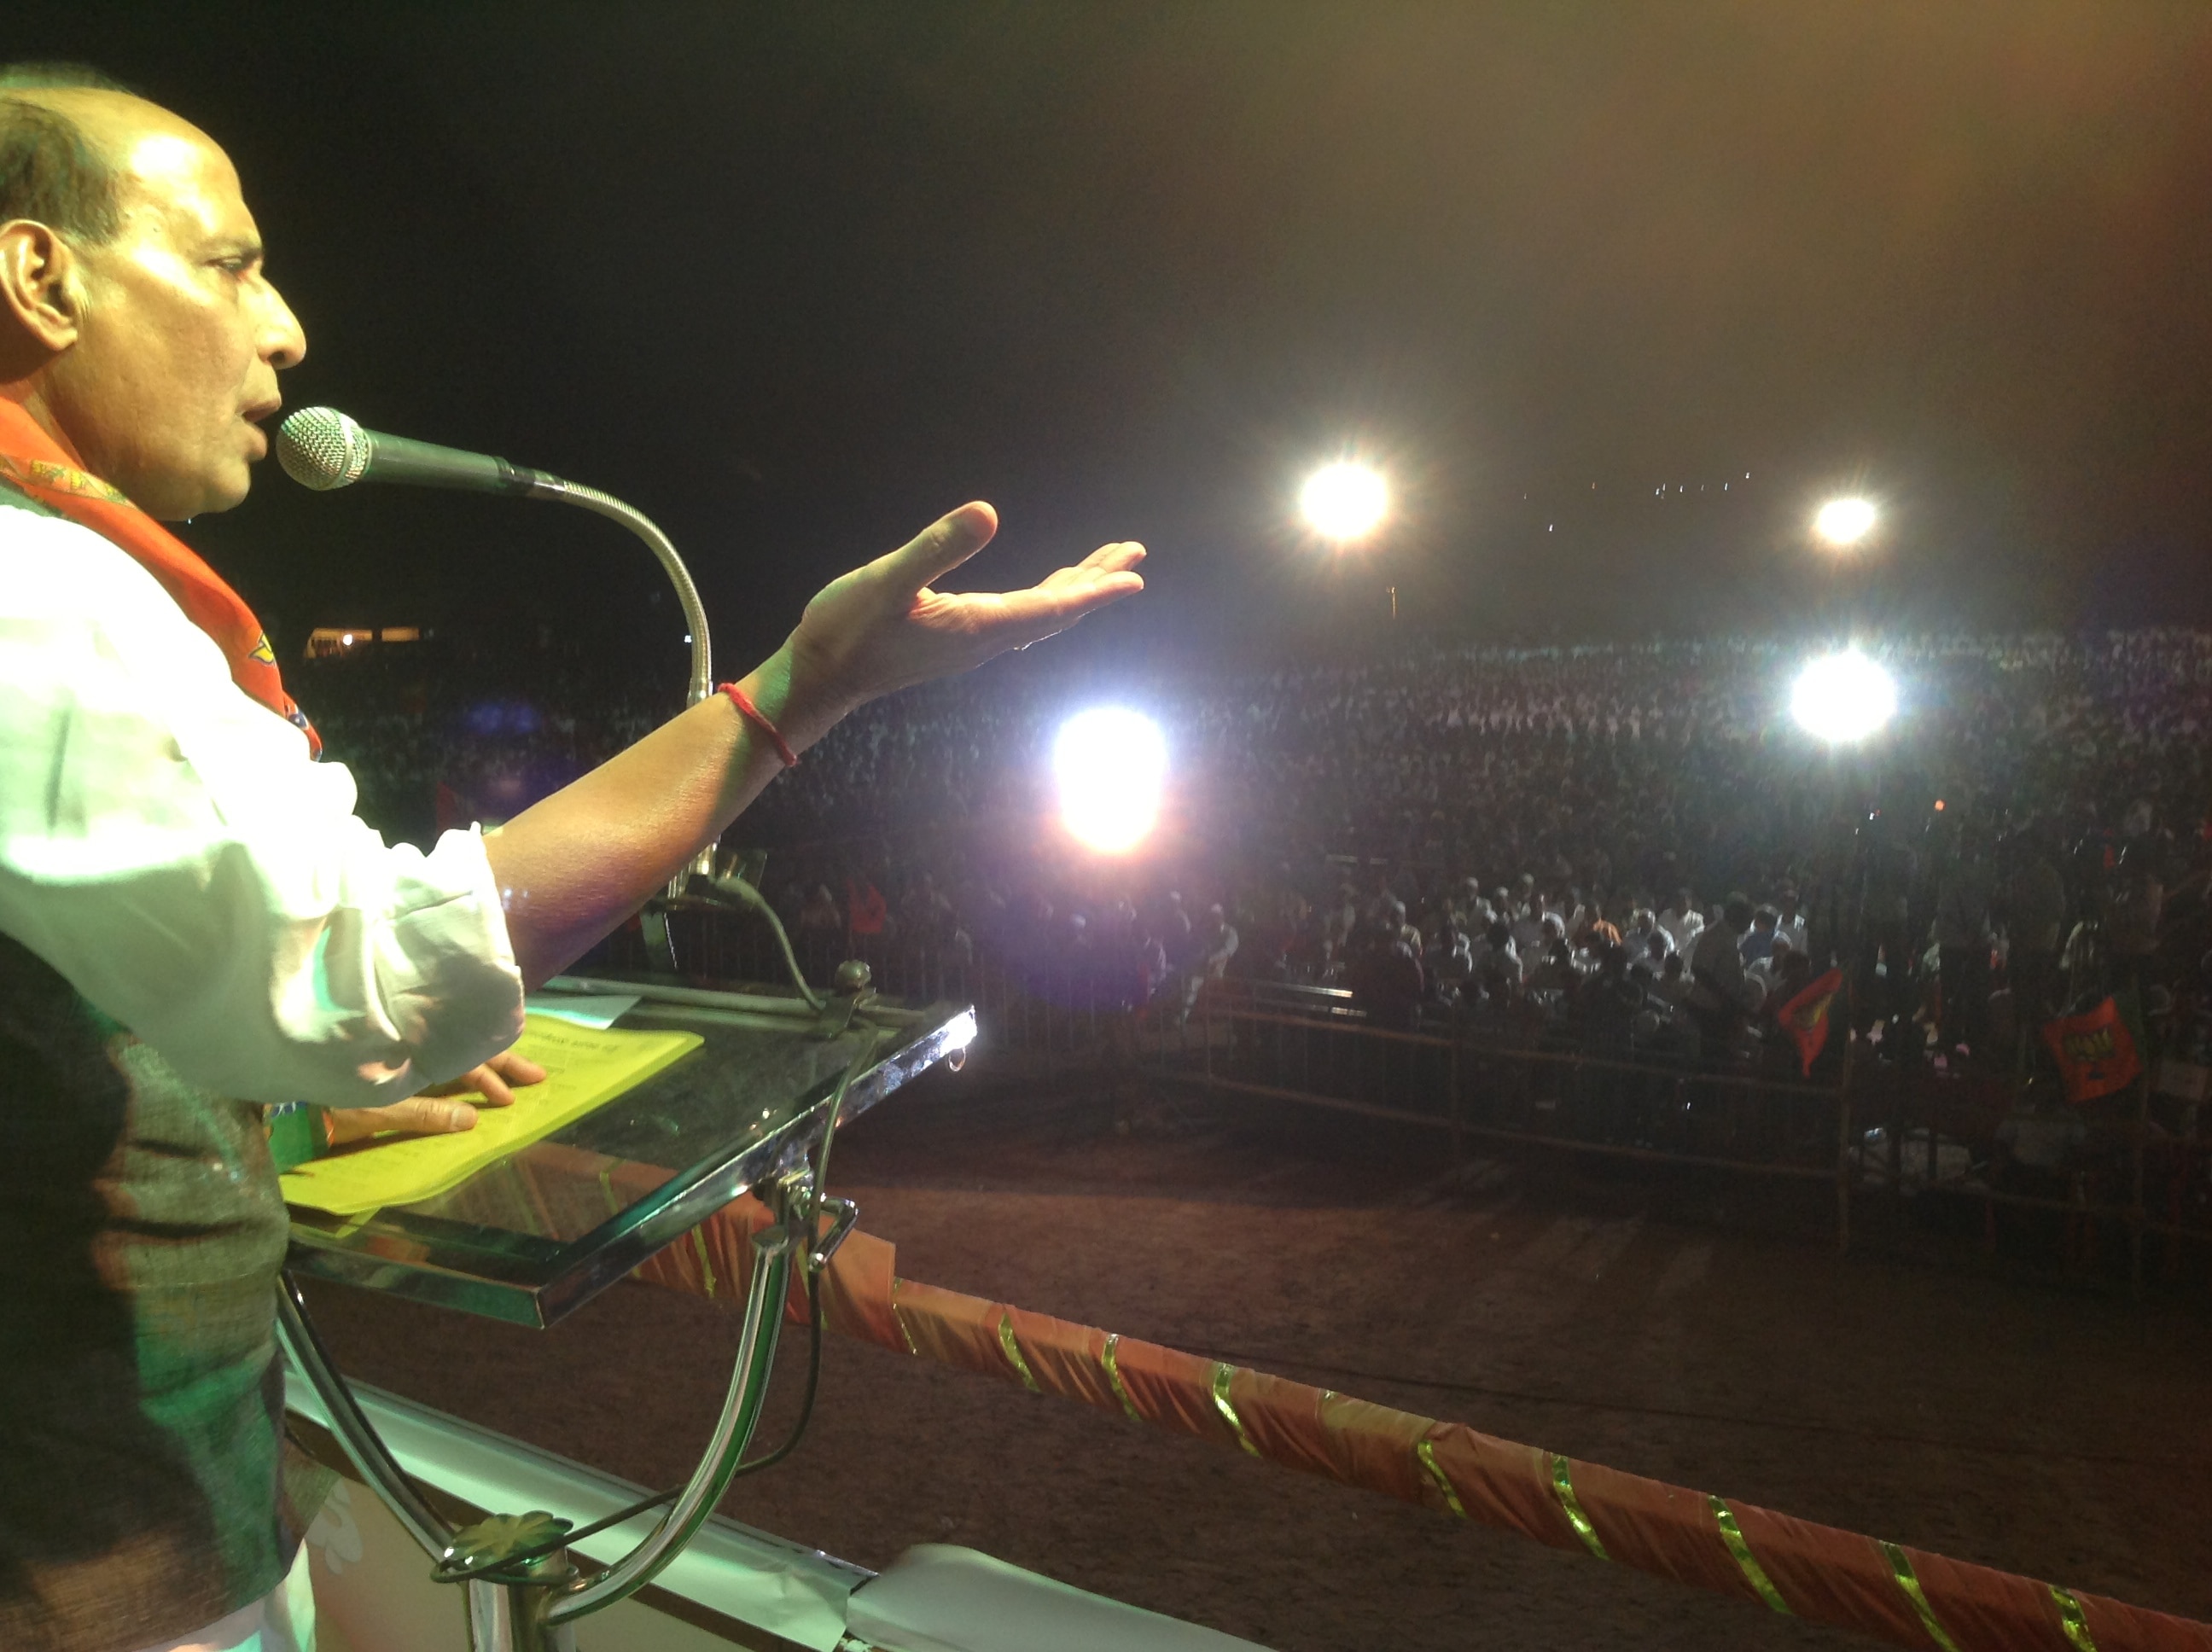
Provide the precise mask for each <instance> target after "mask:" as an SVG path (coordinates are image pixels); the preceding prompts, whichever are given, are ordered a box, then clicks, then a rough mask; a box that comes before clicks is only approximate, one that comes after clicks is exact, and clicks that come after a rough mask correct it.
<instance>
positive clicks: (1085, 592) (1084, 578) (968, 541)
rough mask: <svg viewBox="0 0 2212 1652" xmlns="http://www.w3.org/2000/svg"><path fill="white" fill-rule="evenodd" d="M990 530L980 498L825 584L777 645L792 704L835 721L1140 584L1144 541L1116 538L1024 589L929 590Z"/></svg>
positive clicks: (991, 520)
mask: <svg viewBox="0 0 2212 1652" xmlns="http://www.w3.org/2000/svg"><path fill="white" fill-rule="evenodd" d="M997 531H999V516H998V513H997V512H996V511H994V510H993V509H992V508H991V507H989V506H988V505H986V504H982V503H980V502H979V503H976V504H972V505H963V506H962V507H960V508H959V509H958V510H957V511H954V512H953V513H951V514H950V515H949V516H944V517H940V518H939V519H938V520H937V521H936V522H934V523H933V524H932V525H930V526H929V527H928V528H927V529H925V530H924V531H922V532H921V534H920V535H919V536H918V537H917V538H914V539H912V540H910V541H908V543H907V544H903V545H902V546H900V547H899V549H897V550H894V551H892V552H890V553H889V554H888V555H886V556H878V558H876V560H875V561H874V562H870V563H869V564H868V565H867V566H866V567H865V568H854V570H853V571H852V572H851V573H850V574H846V575H844V576H843V577H842V579H837V580H832V581H830V583H829V584H828V585H826V586H823V588H822V590H821V591H820V592H817V594H816V596H815V598H814V600H813V601H811V602H810V603H808V604H806V612H805V615H804V616H802V617H801V618H800V620H799V629H797V630H795V631H793V633H792V634H791V640H790V641H789V642H787V644H786V645H785V648H786V650H787V653H788V654H789V656H790V661H791V693H790V701H789V703H791V704H792V705H793V707H794V708H799V709H800V713H801V715H803V716H805V717H818V716H826V717H827V718H828V719H829V720H832V721H834V720H836V718H837V717H839V716H842V714H844V713H846V712H848V711H850V710H852V709H853V708H854V707H857V706H859V705H860V704H862V703H863V702H865V701H869V700H872V699H874V698H875V697H876V696H877V695H881V694H889V693H890V691H891V690H892V689H903V688H907V687H908V686H910V685H912V684H914V683H925V682H927V681H928V680H929V679H931V678H932V677H951V676H953V675H955V674H957V673H958V672H961V671H968V670H969V669H971V668H972V667H974V666H977V665H981V664H982V663H983V662H984V661H985V660H987V659H990V658H992V657H993V656H994V655H995V654H1001V653H1006V651H1007V650H1008V649H1010V648H1025V647H1028V646H1029V645H1030V643H1032V642H1036V641H1039V640H1040V639H1041V638H1044V637H1048V636H1050V635H1053V633H1054V632H1055V631H1062V630H1065V629H1067V627H1069V626H1071V625H1073V624H1074V623H1075V622H1076V621H1078V620H1079V619H1081V618H1082V617H1083V616H1085V614H1088V613H1090V612H1091V611H1092V610H1094V609H1099V608H1103V607H1105V606H1106V605H1107V604H1109V603H1114V602H1118V601H1120V600H1121V598H1124V597H1127V596H1132V595H1133V594H1135V593H1136V592H1139V591H1142V590H1143V589H1144V588H1145V581H1144V579H1143V576H1141V575H1140V574H1138V573H1137V571H1136V570H1137V565H1138V564H1139V562H1143V561H1144V560H1145V548H1144V547H1143V546H1142V545H1140V544H1135V543H1134V542H1133V541H1129V540H1123V541H1121V542H1118V543H1116V544H1110V545H1101V546H1100V547H1099V548H1098V549H1097V550H1094V551H1092V552H1091V554H1090V555H1089V556H1086V557H1085V558H1084V559H1083V560H1082V561H1081V562H1078V563H1076V564H1075V566H1074V567H1073V568H1060V569H1058V570H1056V571H1055V572H1054V573H1052V574H1047V575H1046V576H1045V577H1044V578H1043V579H1042V580H1040V581H1038V582H1037V583H1036V585H1033V586H1030V588H1029V589H1028V590H1026V591H1000V592H966V593H960V594H954V593H951V592H942V591H937V590H933V589H932V586H933V585H934V584H935V582H936V581H937V580H940V579H942V578H944V577H945V575H946V574H950V573H951V571H952V570H953V569H954V568H957V567H959V566H960V564H961V563H963V562H966V561H967V560H968V559H969V557H970V556H974V555H975V553H976V552H977V551H979V550H982V548H983V547H984V546H985V545H987V544H989V543H990V542H991V536H992V535H993V534H994V533H996V532H997Z"/></svg>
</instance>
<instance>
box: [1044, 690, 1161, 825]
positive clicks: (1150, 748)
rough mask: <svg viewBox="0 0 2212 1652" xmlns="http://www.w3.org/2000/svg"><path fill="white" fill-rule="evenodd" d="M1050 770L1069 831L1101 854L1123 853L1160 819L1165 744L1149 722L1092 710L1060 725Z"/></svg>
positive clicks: (1126, 713)
mask: <svg viewBox="0 0 2212 1652" xmlns="http://www.w3.org/2000/svg"><path fill="white" fill-rule="evenodd" d="M1052 768H1053V777H1054V780H1057V781H1058V782H1059V785H1060V820H1061V822H1062V823H1064V824H1065V825H1066V828H1067V829H1068V832H1069V834H1070V835H1072V836H1073V837H1074V838H1075V839H1076V841H1078V842H1080V843H1082V844H1084V845H1085V846H1086V847H1090V848H1092V849H1096V850H1097V851H1098V852H1099V853H1102V854H1126V853H1128V851H1130V850H1131V849H1133V848H1135V847H1137V845H1138V844H1139V843H1140V842H1142V841H1144V839H1145V837H1146V834H1148V833H1149V832H1150V831H1151V830H1152V826H1153V824H1154V823H1155V822H1157V821H1158V819H1159V814H1160V794H1161V792H1162V790H1163V789H1164V787H1165V784H1166V781H1167V772H1168V743H1167V741H1166V739H1165V738H1164V737H1163V736H1162V735H1161V733H1160V731H1159V728H1158V725H1156V724H1155V723H1154V722H1153V721H1152V719H1151V718H1149V717H1146V716H1144V715H1142V714H1139V713H1137V712H1133V711H1131V710H1129V709H1128V708H1126V707H1122V706H1094V707H1092V708H1091V709H1090V710H1089V711H1082V712H1078V713H1077V714H1075V715H1074V716H1073V717H1071V718H1069V719H1068V720H1067V721H1066V722H1065V723H1063V724H1062V725H1060V733H1059V736H1058V737H1057V738H1055V739H1054V741H1053V745H1052Z"/></svg>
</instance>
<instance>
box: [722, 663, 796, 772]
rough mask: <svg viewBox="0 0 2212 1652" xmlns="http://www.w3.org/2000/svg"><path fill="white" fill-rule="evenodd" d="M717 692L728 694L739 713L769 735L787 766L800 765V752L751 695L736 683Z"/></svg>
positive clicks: (723, 686)
mask: <svg viewBox="0 0 2212 1652" xmlns="http://www.w3.org/2000/svg"><path fill="white" fill-rule="evenodd" d="M715 692H716V693H718V694H726V695H729V696H730V703H731V704H732V705H733V706H735V707H736V708H738V715H739V716H740V717H742V718H744V720H745V721H747V722H748V723H750V724H751V725H752V726H754V727H755V728H757V729H758V730H759V731H760V732H762V733H763V734H765V735H767V736H768V743H769V744H770V745H772V746H774V747H775V755H776V756H779V757H781V758H782V759H783V766H784V767H785V768H798V767H799V754H798V753H797V752H796V751H793V750H792V749H791V742H790V741H788V740H787V739H785V738H783V736H782V734H781V732H778V730H777V728H776V726H775V724H774V723H771V722H769V720H768V714H767V713H766V712H764V711H763V710H762V709H761V708H759V707H758V706H757V705H755V704H753V699H752V696H751V695H749V694H747V693H746V692H745V691H744V689H741V688H739V687H738V685H737V684H736V683H723V684H722V686H721V687H720V689H716V690H715Z"/></svg>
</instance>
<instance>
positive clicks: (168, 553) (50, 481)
mask: <svg viewBox="0 0 2212 1652" xmlns="http://www.w3.org/2000/svg"><path fill="white" fill-rule="evenodd" d="M0 483H7V484H9V486H11V487H15V488H17V489H21V491H22V492H24V493H26V494H27V495H30V496H31V497H32V498H33V499H35V500H38V501H40V503H42V504H46V505H51V506H52V507H53V508H54V509H56V510H58V511H59V512H60V513H62V514H63V515H64V516H66V517H68V518H69V519H70V520H71V521H73V522H76V523H78V524H81V525H83V526H85V527H88V528H90V529H91V530H92V531H94V533H96V534H98V535H100V538H103V539H105V540H106V541H107V542H108V543H109V544H112V545H114V546H115V547H116V548H117V549H118V550H122V551H123V552H125V554H126V555H128V556H130V557H131V560H132V561H134V562H137V564H138V566H139V567H141V568H144V569H145V570H146V571H147V572H148V573H149V574H152V575H153V576H154V577H155V579H156V580H159V581H160V582H161V589H162V590H164V591H166V592H168V593H169V596H170V598H171V599H172V600H173V601H174V602H175V603H176V604H177V606H178V607H179V608H181V609H183V610H185V618H186V619H189V620H190V621H191V623H193V624H195V625H197V626H198V627H199V628H200V629H201V630H203V631H204V632H206V633H207V634H208V635H209V636H210V637H212V638H213V639H214V640H215V644H216V647H218V648H221V649H222V653H223V658H224V659H228V661H229V662H230V680H231V681H232V682H234V683H237V684H238V686H239V687H240V689H242V690H244V692H245V693H246V695H249V696H251V697H252V698H253V699H255V700H258V701H260V702H261V703H262V704H263V705H264V706H266V707H268V708H269V709H270V710H271V711H273V712H275V713H276V714H277V715H278V716H280V717H283V718H284V719H286V720H288V721H290V722H292V723H295V724H297V725H298V726H299V728H300V731H301V733H303V734H305V735H306V736H307V749H308V750H310V751H311V752H313V754H314V755H315V756H322V753H323V742H322V738H321V737H320V736H319V735H318V734H317V733H316V732H315V731H314V726H313V725H312V724H310V723H309V722H308V721H307V715H306V714H305V713H303V712H302V711H301V709H300V708H299V707H298V706H296V705H295V704H294V703H293V702H292V696H291V695H289V694H287V693H285V692H284V678H283V673H282V672H280V671H277V669H276V652H275V651H274V650H273V649H271V648H270V646H269V636H268V634H267V633H266V632H264V630H263V629H261V622H260V621H259V620H258V619H256V618H254V617H253V610H252V609H251V608H248V607H247V606H246V602H245V599H244V598H241V597H240V595H239V594H238V592H235V591H233V590H232V589H231V588H230V587H229V586H227V585H225V584H224V583H223V582H222V576H221V575H220V574H216V571H215V570H214V569H213V568H210V567H209V566H208V565H207V564H206V563H205V562H202V561H201V560H200V559H199V557H198V556H197V555H195V554H194V553H193V552H192V551H191V549H190V548H189V547H187V546H186V545H185V542H184V541H183V540H181V539H179V538H177V536H176V535H175V534H173V533H171V532H170V531H168V530H167V528H165V527H163V526H162V525H161V524H160V523H159V522H156V521H155V519H153V518H152V517H150V516H149V515H147V514H146V513H145V512H143V511H142V510H140V509H139V508H138V507H137V506H136V505H134V504H132V503H131V501H129V500H128V499H125V497H124V496H123V495H121V494H120V493H118V491H117V490H116V489H113V488H111V487H109V486H108V485H107V483H105V482H102V481H101V480H100V478H99V477H96V476H88V475H87V474H86V473H85V472H84V471H80V470H77V469H76V467H74V466H73V465H70V463H69V459H68V456H67V455H66V454H64V452H62V450H61V448H60V446H59V445H58V444H57V443H56V442H55V440H54V439H53V438H52V436H50V435H48V434H46V431H45V430H43V429H41V428H40V425H39V422H38V421H37V420H35V419H33V417H32V416H30V414H29V413H27V411H25V410H24V409H23V407H22V405H21V404H20V403H17V402H12V401H9V399H7V398H5V397H0Z"/></svg>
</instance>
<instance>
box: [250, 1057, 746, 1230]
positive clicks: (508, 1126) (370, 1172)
mask: <svg viewBox="0 0 2212 1652" xmlns="http://www.w3.org/2000/svg"><path fill="white" fill-rule="evenodd" d="M703 1042H705V1041H704V1040H703V1039H702V1038H701V1037H700V1036H699V1035H698V1034H697V1033H691V1032H632V1031H625V1030H618V1029H613V1028H608V1029H599V1028H594V1027H580V1026H577V1025H575V1024H574V1023H572V1022H567V1021H561V1020H556V1019H555V1018H554V1017H551V1016H542V1015H533V1016H530V1017H526V1019H525V1022H524V1027H523V1034H522V1036H521V1037H520V1039H518V1040H517V1041H516V1042H515V1046H514V1048H515V1053H516V1054H520V1055H523V1056H526V1057H528V1058H529V1059H530V1060H532V1061H535V1062H537V1063H538V1065H539V1066H542V1067H544V1069H545V1082H544V1084H525V1085H519V1086H517V1087H516V1089H515V1092H514V1105H513V1106H512V1107H484V1108H478V1109H477V1125H476V1128H475V1129H473V1130H464V1131H461V1132H459V1133H456V1134H453V1135H447V1136H401V1135H395V1136H391V1137H384V1138H379V1139H376V1140H374V1141H372V1142H370V1143H368V1144H367V1145H363V1146H360V1147H347V1148H342V1149H340V1150H339V1151H337V1153H335V1154H333V1155H332V1156H331V1157H328V1158H318V1159H309V1160H308V1161H307V1163H304V1164H302V1165H301V1166H300V1167H299V1168H298V1169H294V1170H290V1171H288V1172H286V1173H285V1175H283V1176H282V1177H280V1178H279V1180H280V1181H282V1183H283V1189H284V1202H285V1203H286V1204H288V1205H298V1206H304V1207H305V1208H307V1209H308V1210H316V1211H327V1212H330V1213H331V1215H333V1216H346V1217H355V1216H365V1215H367V1214H368V1212H371V1211H374V1210H380V1209H381V1208H382V1207H383V1206H386V1205H412V1204H415V1203H416V1202H417V1201H418V1200H425V1199H432V1198H435V1197H436V1196H437V1195H438V1194H440V1193H448V1192H450V1191H452V1190H453V1188H455V1187H459V1186H460V1184H461V1183H462V1182H464V1181H467V1180H468V1179H469V1178H470V1177H471V1176H472V1175H475V1174H476V1173H477V1171H478V1170H481V1169H483V1167H484V1166H485V1165H487V1164H489V1163H492V1162H493V1161H494V1160H495V1159H501V1158H504V1157H507V1155H508V1154H509V1153H512V1152H513V1151H515V1150H516V1149H518V1148H520V1147H526V1146H527V1145H530V1144H531V1143H532V1142H533V1141H537V1140H538V1139H541V1138H543V1137H545V1136H550V1135H551V1134H552V1133H554V1132H555V1131H556V1130H558V1129H561V1128H562V1127H564V1126H566V1125H569V1124H573V1123H574V1122H575V1121H577V1120H578V1119H580V1118H582V1117H583V1116H584V1115H585V1114H586V1113H589V1112H590V1111H591V1110H592V1108H596V1107H600V1106H603V1105H605V1103H606V1102H611V1101H612V1100H613V1099H614V1098H615V1097H616V1096H619V1095H621V1094H623V1092H624V1091H625V1090H634V1089H635V1088H636V1087H637V1086H638V1085H640V1084H643V1083H644V1082H645V1081H646V1080H647V1078H652V1077H653V1074H654V1073H656V1072H659V1071H661V1069H662V1068H664V1067H666V1066H669V1065H670V1064H671V1063H672V1062H674V1061H676V1060H678V1059H679V1058H681V1057H683V1056H684V1055H687V1054H690V1052H691V1051H693V1050H695V1049H696V1048H698V1047H699V1046H700V1045H701V1044H702V1043H703ZM464 1099H466V1098H464ZM473 1099H475V1100H477V1101H479V1102H481V1101H482V1100H483V1097H482V1096H474V1097H473Z"/></svg>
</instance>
